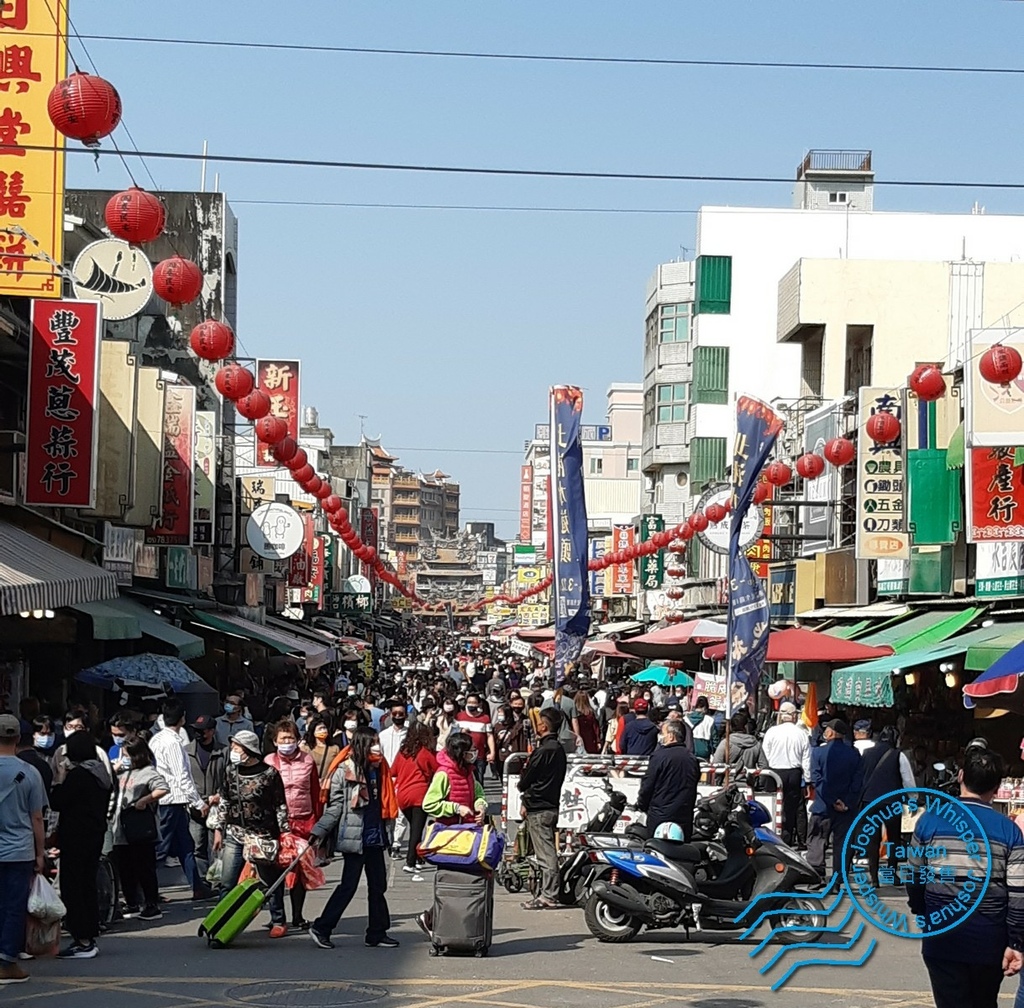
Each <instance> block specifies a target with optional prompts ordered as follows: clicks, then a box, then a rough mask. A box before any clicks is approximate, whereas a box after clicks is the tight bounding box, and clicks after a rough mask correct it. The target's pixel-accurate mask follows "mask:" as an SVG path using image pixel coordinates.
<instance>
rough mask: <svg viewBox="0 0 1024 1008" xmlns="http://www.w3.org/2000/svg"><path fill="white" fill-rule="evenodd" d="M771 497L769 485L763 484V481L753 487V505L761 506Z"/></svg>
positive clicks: (770, 486)
mask: <svg viewBox="0 0 1024 1008" xmlns="http://www.w3.org/2000/svg"><path fill="white" fill-rule="evenodd" d="M771 495H772V485H771V483H765V482H764V481H763V480H762V481H761V482H760V483H758V484H757V485H756V486H755V487H754V503H755V504H763V503H764V502H765V501H766V500H768V498H769V497H771Z"/></svg>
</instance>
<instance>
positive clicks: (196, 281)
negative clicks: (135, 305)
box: [153, 255, 203, 308]
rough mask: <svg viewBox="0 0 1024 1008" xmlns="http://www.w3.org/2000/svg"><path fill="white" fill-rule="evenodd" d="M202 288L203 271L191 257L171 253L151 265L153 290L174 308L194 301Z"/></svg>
mask: <svg viewBox="0 0 1024 1008" xmlns="http://www.w3.org/2000/svg"><path fill="white" fill-rule="evenodd" d="M202 289H203V271H202V270H201V269H200V268H199V267H198V266H197V265H196V264H195V263H194V262H192V260H191V259H185V258H184V257H182V256H180V255H172V256H171V257H170V259H162V260H161V261H160V262H158V263H157V264H156V265H155V266H154V267H153V290H155V291H156V292H157V294H159V295H160V297H162V298H163V299H164V300H165V301H166V302H167V303H168V304H171V305H174V306H175V307H176V308H180V307H181V306H182V305H186V304H189V303H190V302H192V301H195V299H196V298H197V297H199V292H200V291H201V290H202Z"/></svg>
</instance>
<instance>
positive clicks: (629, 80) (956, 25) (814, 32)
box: [69, 0, 1024, 536]
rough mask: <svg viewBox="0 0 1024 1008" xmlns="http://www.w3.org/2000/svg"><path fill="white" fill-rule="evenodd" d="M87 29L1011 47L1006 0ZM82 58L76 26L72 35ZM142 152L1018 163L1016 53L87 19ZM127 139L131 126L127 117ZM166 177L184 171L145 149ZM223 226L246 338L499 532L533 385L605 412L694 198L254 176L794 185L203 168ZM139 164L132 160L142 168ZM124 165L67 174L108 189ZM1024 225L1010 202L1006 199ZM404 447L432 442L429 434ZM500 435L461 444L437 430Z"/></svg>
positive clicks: (982, 197)
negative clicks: (582, 397)
mask: <svg viewBox="0 0 1024 1008" xmlns="http://www.w3.org/2000/svg"><path fill="white" fill-rule="evenodd" d="M71 14H72V18H73V19H74V21H75V24H76V27H77V29H78V30H79V32H81V33H82V34H83V35H88V34H115V35H147V36H164V37H174V38H201V39H231V40H235V41H247V42H282V41H287V42H295V43H300V44H302V43H313V44H330V45H341V46H361V47H386V48H417V49H422V48H435V49H462V50H475V51H492V52H493V51H504V52H510V51H511V52H533V53H545V54H556V55H607V56H626V57H655V58H711V59H758V60H804V61H814V62H879V63H917V64H920V63H927V64H946V65H961V66H1022V65H1024V60H1022V59H1021V57H1020V56H1019V40H1020V38H1021V28H1022V19H1024V5H1022V4H1019V3H1013V2H1007V0H981V2H976V3H971V4H964V3H962V2H959V3H952V2H949V0H928V2H902V3H900V4H892V3H890V2H881V0H864V2H861V3H857V4H852V3H831V4H821V3H811V2H776V3H771V4H765V3H754V2H718V3H714V4H702V5H697V4H693V3H680V2H678V0H676V2H667V0H651V2H646V3H637V2H634V3H629V4H624V3H621V2H615V3H613V2H609V0H588V2H586V3H583V2H582V0H573V2H556V0H517V2H515V3H511V2H505V3H498V2H493V0H492V2H489V3H481V2H479V0H477V2H468V0H467V2H450V0H429V2H428V0H388V2H386V3H382V2H380V0H376V2H368V0H367V2H352V0H330V2H329V0H302V2H299V3H291V4H286V3H282V2H281V0H273V2H272V0H249V2H246V3H241V2H239V0H220V2H213V3H211V2H210V0H204V2H199V0H177V2H176V3H174V4H158V3H154V2H152V0H146V2H135V3H125V2H124V0H88V2H87V3H86V2H85V0H72V6H71ZM72 45H73V50H74V51H75V52H76V54H77V55H78V57H79V61H80V62H82V58H81V47H80V46H79V45H78V44H77V43H75V42H73V43H72ZM86 46H87V47H88V50H89V52H90V54H91V55H92V57H93V59H94V60H95V61H96V63H97V65H98V67H99V69H100V72H101V73H102V74H103V75H104V76H106V77H108V78H109V79H110V80H112V81H113V82H114V83H115V84H116V86H117V87H118V89H119V91H120V93H121V96H122V99H123V101H124V108H125V122H126V124H127V126H128V128H129V129H130V130H131V132H132V134H133V135H134V138H135V140H136V142H137V143H138V145H139V147H140V148H141V149H143V150H168V151H195V152H198V151H199V150H200V149H201V147H202V143H203V140H204V139H205V140H208V141H209V143H210V150H211V154H214V155H215V154H216V153H225V154H243V155H257V156H274V157H281V156H284V157H296V158H327V159H342V160H351V161H377V162H401V163H417V164H444V165H475V166H488V167H521V168H553V169H579V170H596V171H631V172H645V171H649V172H670V173H672V172H678V173H686V174H691V173H706V174H714V175H769V176H779V177H784V178H790V177H792V175H793V172H794V169H795V166H796V165H797V163H798V162H799V160H800V159H801V157H802V156H803V154H804V152H805V150H806V149H808V148H811V147H820V148H831V147H846V148H861V147H864V148H872V149H873V150H874V152H875V168H876V172H877V174H878V177H879V179H885V178H890V179H953V180H959V181H969V182H980V181H1021V180H1022V176H1021V172H1020V165H1021V164H1022V163H1024V150H1022V147H1024V140H1022V137H1021V130H1020V125H1019V124H1020V122H1021V121H1022V118H1024V117H1022V111H1024V110H1022V104H1024V103H1022V100H1021V95H1022V94H1024V75H1022V76H1015V75H1014V76H999V75H963V74H908V73H879V72H860V71H838V72H837V71H824V70H792V69H789V70H770V69H724V68H708V67H703V68H688V67H647V66H607V65H596V64H568V63H562V64H546V63H545V64H541V63H522V62H507V61H487V60H463V59H440V58H430V57H399V56H384V55H362V54H359V55H349V54H323V53H302V54H297V53H288V52H275V51H268V50H247V49H231V50H229V49H220V48H218V49H214V48H205V47H204V48H199V47H191V46H188V47H186V46H157V45H144V44H139V43H127V42H112V41H100V40H96V41H87V42H86ZM118 139H119V142H121V143H122V144H124V143H125V138H124V135H123V133H119V134H118ZM150 168H151V170H152V172H153V174H154V176H155V178H156V181H157V183H158V185H159V187H160V188H162V189H195V188H198V185H199V166H198V165H196V164H193V163H179V162H171V161H153V162H151V163H150ZM215 171H219V172H220V184H221V188H222V189H223V190H224V191H225V192H226V193H227V194H228V197H229V199H230V201H231V202H232V204H233V205H234V207H235V211H236V213H237V214H238V217H239V221H240V243H241V249H240V256H239V318H240V322H239V336H240V337H241V340H242V342H243V343H244V345H245V347H246V348H247V349H248V350H249V351H250V352H251V353H252V354H254V355H261V354H263V355H266V354H273V353H279V352H281V351H283V350H285V349H287V350H288V351H289V352H292V351H293V350H296V349H297V348H298V352H300V353H301V355H302V358H303V361H304V364H305V371H304V389H303V401H304V404H305V405H313V406H317V407H318V408H319V410H320V414H321V421H322V422H323V423H325V424H326V425H329V426H332V427H333V428H334V430H335V432H336V435H337V437H338V439H339V440H341V441H351V440H354V439H356V438H357V437H358V433H359V419H358V414H365V415H366V416H367V417H368V419H367V421H366V426H367V431H368V433H371V434H374V435H375V434H378V433H380V434H382V435H383V436H384V439H385V443H386V444H387V445H388V446H389V447H392V446H394V447H396V448H402V449H406V450H402V451H396V452H395V454H398V455H400V456H401V458H402V461H403V462H404V463H406V464H408V465H410V466H414V467H418V468H424V469H433V468H436V467H441V468H443V469H444V470H445V471H446V472H449V473H452V474H453V475H454V476H455V477H457V478H459V479H460V480H461V481H462V484H463V503H464V508H465V511H464V518H466V519H468V520H495V521H497V522H498V526H499V534H500V533H502V532H503V533H505V534H506V535H509V536H511V535H513V534H514V530H515V525H516V521H515V517H516V516H515V508H516V503H517V481H518V465H519V456H520V453H521V449H522V443H523V440H524V439H525V438H527V437H528V436H529V435H530V432H531V431H532V427H533V423H534V422H535V421H538V420H542V419H543V415H544V411H545V397H546V389H547V387H548V386H549V385H550V384H552V383H561V382H564V383H573V384H578V385H581V386H583V387H584V389H586V391H587V395H588V409H587V410H586V412H587V417H588V419H589V420H590V421H591V422H593V421H597V420H599V419H600V412H601V409H602V407H603V401H604V392H605V389H606V387H607V386H608V384H609V383H610V382H613V381H639V380H640V377H641V375H640V368H641V357H642V334H643V298H644V286H645V283H646V280H647V278H648V277H649V276H650V274H651V273H652V271H653V269H654V267H655V266H656V265H657V264H658V263H659V262H664V261H667V260H669V259H673V258H677V257H679V256H681V255H683V254H684V250H685V249H687V248H692V246H693V226H694V217H693V215H692V214H584V213H575V214H570V213H508V212H505V213H499V212H470V211H457V210H447V211H438V210H400V209H352V208H338V207H323V206H320V207H302V206H281V205H266V204H260V203H250V202H246V201H266V200H270V201H274V200H292V201H295V200H298V201H312V202H316V201H320V202H357V203H443V204H453V203H463V204H465V203H470V204H488V205H517V206H519V205H521V206H558V207H609V208H618V209H621V208H666V209H667V208H672V209H676V210H692V209H694V208H696V207H698V206H700V205H701V204H716V203H729V204H735V205H755V206H756V205H783V206H785V205H788V204H789V201H790V187H789V186H788V185H765V184H724V183H676V182H633V181H611V180H545V179H531V178H483V177H474V176H446V175H430V174H404V173H393V172H370V171H339V170H328V169H310V168H279V167H263V166H248V165H216V164H213V163H212V162H211V165H210V168H209V173H210V174H209V178H210V181H211V183H212V175H213V172H215ZM136 176H137V177H138V179H139V181H140V183H141V184H144V185H145V184H148V180H147V179H146V176H145V173H144V171H140V170H136ZM126 181H127V179H126V176H125V174H124V170H123V168H121V167H120V166H119V165H118V164H117V163H116V162H115V161H114V160H112V159H108V158H104V159H101V170H100V172H99V173H97V172H96V171H95V170H94V169H93V166H92V163H91V161H90V160H88V159H86V158H82V157H73V158H69V184H70V185H78V186H94V187H120V186H122V185H123V184H125V182H126ZM975 199H977V200H978V201H979V202H981V203H982V204H983V205H985V206H986V208H987V210H988V212H989V213H995V212H1006V213H1020V212H1022V211H1024V193H1021V192H1015V191H1005V192H988V191H983V190H974V189H954V190H930V189H905V188H899V189H897V188H888V189H882V190H881V191H880V192H878V193H877V195H876V207H878V208H879V209H912V210H936V211H967V210H969V209H970V207H971V205H972V203H973V202H974V200H975ZM1022 223H1024V222H1022ZM413 448H426V449H432V450H430V451H426V452H420V451H415V452H414V451H410V450H408V449H413ZM470 448H471V449H482V450H486V451H490V452H501V451H504V452H509V453H510V454H484V453H479V454H464V453H459V452H455V451H453V449H470Z"/></svg>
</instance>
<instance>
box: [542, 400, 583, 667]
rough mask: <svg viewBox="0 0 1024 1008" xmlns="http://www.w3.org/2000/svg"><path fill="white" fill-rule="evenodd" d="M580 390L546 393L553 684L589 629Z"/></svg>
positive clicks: (575, 656) (577, 652)
mask: <svg viewBox="0 0 1024 1008" xmlns="http://www.w3.org/2000/svg"><path fill="white" fill-rule="evenodd" d="M582 418H583V391H582V390H581V389H579V388H577V387H576V386H574V385H556V386H554V387H553V388H552V389H551V466H552V480H553V482H552V488H551V489H552V493H551V505H552V519H553V520H552V551H553V556H552V570H553V574H554V582H553V588H554V599H555V684H556V686H557V685H561V683H562V680H563V679H565V668H566V665H567V664H568V663H569V662H574V661H576V660H577V659H578V658H579V656H580V654H581V653H582V651H583V644H584V642H585V641H586V639H587V633H588V632H589V630H590V582H589V578H588V576H587V503H586V499H585V498H584V495H583V442H582V441H581V440H580V421H581V420H582Z"/></svg>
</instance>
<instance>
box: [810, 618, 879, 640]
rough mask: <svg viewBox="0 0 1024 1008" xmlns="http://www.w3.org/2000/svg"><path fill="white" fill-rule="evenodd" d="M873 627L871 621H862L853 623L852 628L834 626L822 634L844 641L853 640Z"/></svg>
mask: <svg viewBox="0 0 1024 1008" xmlns="http://www.w3.org/2000/svg"><path fill="white" fill-rule="evenodd" d="M869 626H871V620H861V621H860V622H859V623H852V624H851V625H850V626H833V627H829V628H828V629H827V630H823V631H822V633H827V634H829V635H830V636H832V637H840V638H842V639H843V640H852V639H853V638H854V637H856V636H857V634H859V633H863V632H864V631H865V630H867V628H868V627H869Z"/></svg>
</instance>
